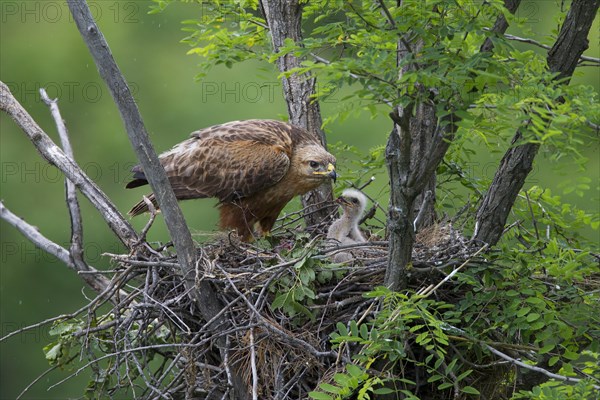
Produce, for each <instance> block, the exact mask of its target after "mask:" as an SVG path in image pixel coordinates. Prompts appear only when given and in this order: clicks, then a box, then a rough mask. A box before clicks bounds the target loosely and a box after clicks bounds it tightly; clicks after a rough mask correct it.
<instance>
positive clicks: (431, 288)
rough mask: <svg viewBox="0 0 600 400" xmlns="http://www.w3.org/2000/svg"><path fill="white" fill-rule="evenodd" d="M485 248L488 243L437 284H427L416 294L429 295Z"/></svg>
mask: <svg viewBox="0 0 600 400" xmlns="http://www.w3.org/2000/svg"><path fill="white" fill-rule="evenodd" d="M487 248H488V244H484V245H483V246H482V247H480V248H479V250H477V251H476V252H475V253H474V254H473V255H471V257H469V258H468V259H467V260H465V262H463V263H462V264H461V265H459V266H458V267H457V268H456V269H454V270H453V271H452V272H450V273H449V274H448V276H446V277H445V278H444V279H442V280H441V281H440V282H439V283H438V284H437V285H435V286H433V285H429V286H428V287H426V288H422V289H421V290H419V291H418V292H417V294H418V295H421V296H423V297H429V295H431V294H432V293H433V292H435V291H436V290H437V289H438V288H439V287H440V286H442V285H443V284H444V283H445V282H447V281H448V280H450V279H451V278H452V277H453V276H454V275H456V273H457V272H458V271H460V270H461V269H462V267H464V266H465V265H467V264H468V263H469V261H471V260H472V259H473V258H474V257H475V256H477V255H478V254H479V253H481V252H482V251H484V250H485V249H487Z"/></svg>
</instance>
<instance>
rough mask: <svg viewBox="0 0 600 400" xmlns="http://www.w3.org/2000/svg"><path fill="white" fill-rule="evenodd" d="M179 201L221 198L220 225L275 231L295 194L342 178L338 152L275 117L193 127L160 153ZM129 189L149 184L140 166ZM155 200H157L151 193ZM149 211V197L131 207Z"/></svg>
mask: <svg viewBox="0 0 600 400" xmlns="http://www.w3.org/2000/svg"><path fill="white" fill-rule="evenodd" d="M160 162H161V164H162V165H163V167H164V168H165V171H166V173H167V176H168V178H169V182H170V183H171V186H172V187H173V191H174V192H175V196H176V197H177V199H178V200H187V199H199V198H205V197H216V198H217V199H219V205H218V207H219V210H220V226H221V228H222V229H235V230H236V231H237V232H238V234H239V235H240V237H241V238H242V239H243V240H249V239H250V238H252V235H253V229H254V225H255V224H256V223H258V225H259V233H260V234H267V233H268V232H270V230H271V228H272V227H273V224H274V223H275V220H276V219H277V216H278V215H279V213H280V212H281V210H282V209H283V207H284V206H285V205H286V204H287V203H288V202H289V201H290V200H291V199H292V198H293V197H295V196H297V195H301V194H304V193H306V192H309V191H311V190H313V189H316V188H317V187H318V186H320V185H321V184H323V183H325V182H327V181H329V180H330V179H333V180H334V181H335V179H336V172H335V157H334V156H332V155H331V154H329V153H328V152H327V151H326V150H325V148H324V147H323V146H322V145H321V143H320V142H319V141H318V139H317V138H316V137H315V136H314V135H312V134H311V133H310V132H308V131H306V130H304V129H302V128H299V127H296V126H293V125H290V124H287V123H284V122H280V121H274V120H248V121H233V122H228V123H225V124H222V125H215V126H212V127H209V128H206V129H202V130H200V131H196V132H193V133H192V134H191V137H190V138H189V139H187V140H185V141H183V142H181V143H179V144H178V145H176V146H175V147H173V148H172V149H171V150H169V151H167V152H165V153H163V154H161V155H160ZM132 172H133V173H134V175H133V180H132V181H131V182H129V183H128V184H127V186H126V187H127V188H128V189H130V188H135V187H138V186H143V185H146V184H147V183H148V181H147V180H146V176H145V175H144V171H142V169H141V167H140V166H139V165H137V166H135V167H134V168H133V169H132ZM148 198H149V200H150V201H152V203H153V204H154V205H157V204H156V199H155V198H154V195H153V194H151V195H150V196H149V197H148ZM146 211H148V206H147V205H146V203H145V202H144V201H140V202H139V203H137V204H136V205H135V206H134V207H133V208H132V209H131V210H130V211H129V214H130V215H131V216H136V215H139V214H142V213H144V212H146Z"/></svg>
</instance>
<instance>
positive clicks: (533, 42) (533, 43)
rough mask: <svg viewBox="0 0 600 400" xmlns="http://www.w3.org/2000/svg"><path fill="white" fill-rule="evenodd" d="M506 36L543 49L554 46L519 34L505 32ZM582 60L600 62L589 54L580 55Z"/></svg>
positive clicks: (599, 59)
mask: <svg viewBox="0 0 600 400" xmlns="http://www.w3.org/2000/svg"><path fill="white" fill-rule="evenodd" d="M504 37H505V38H507V39H508V40H514V41H516V42H521V43H527V44H532V45H534V46H537V47H540V48H542V49H545V50H550V49H551V48H552V46H548V45H546V44H543V43H540V42H538V41H537V40H534V39H530V38H522V37H519V36H515V35H510V34H508V33H505V34H504ZM579 59H580V60H582V61H589V62H592V63H595V64H600V58H595V57H588V56H583V55H582V56H581V57H579Z"/></svg>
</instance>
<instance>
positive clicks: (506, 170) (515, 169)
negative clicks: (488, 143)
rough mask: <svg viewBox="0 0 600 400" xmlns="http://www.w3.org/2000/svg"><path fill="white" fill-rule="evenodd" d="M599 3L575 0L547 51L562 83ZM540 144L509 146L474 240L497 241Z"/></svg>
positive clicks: (517, 136) (480, 213) (480, 214)
mask: <svg viewBox="0 0 600 400" xmlns="http://www.w3.org/2000/svg"><path fill="white" fill-rule="evenodd" d="M599 6H600V3H598V1H597V0H574V1H573V2H572V3H571V8H570V10H569V12H568V14H567V17H566V18H565V21H564V23H563V25H562V27H561V30H560V32H559V34H558V38H557V39H556V42H555V43H554V46H552V48H551V49H550V51H549V52H548V58H547V62H548V67H549V70H550V71H551V72H558V73H559V75H558V76H557V79H564V80H563V81H562V82H564V83H568V81H569V80H570V77H571V76H572V75H573V72H574V70H575V67H576V66H577V62H578V60H579V59H580V57H581V55H582V54H583V52H584V51H585V50H586V49H587V48H588V39H587V36H588V34H589V31H590V28H591V26H592V23H593V21H594V18H595V16H596V12H597V11H598V7H599ZM530 123H531V120H529V121H528V122H527V123H526V125H525V126H524V127H522V128H519V130H518V131H517V132H516V134H515V136H514V137H513V139H512V144H513V145H514V144H515V143H518V142H519V141H520V140H521V139H522V137H523V134H522V131H523V130H524V129H527V125H528V124H530ZM539 147H540V145H539V144H538V143H526V144H523V145H520V146H516V147H513V146H511V148H510V149H509V150H508V151H507V152H506V154H505V155H504V157H502V160H501V161H500V166H499V167H498V170H497V171H496V174H495V175H494V179H493V181H492V184H491V185H490V187H489V189H488V191H487V192H486V194H485V196H484V198H483V201H482V202H481V205H480V206H479V209H478V210H477V216H476V223H475V231H474V232H473V238H474V239H476V240H479V241H482V242H485V243H488V244H490V245H492V246H493V245H495V244H496V243H497V242H498V240H500V238H501V236H502V233H503V232H504V225H505V224H506V221H507V219H508V215H509V213H510V210H511V209H512V207H513V205H514V203H515V200H516V198H517V195H518V194H519V191H520V190H521V189H522V188H523V185H524V184H525V180H526V178H527V176H528V175H529V172H530V171H531V170H532V168H533V160H534V159H535V156H536V155H537V152H538V150H539Z"/></svg>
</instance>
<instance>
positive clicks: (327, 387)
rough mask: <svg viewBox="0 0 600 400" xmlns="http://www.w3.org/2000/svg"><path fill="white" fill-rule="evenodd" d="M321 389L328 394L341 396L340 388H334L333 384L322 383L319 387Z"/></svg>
mask: <svg viewBox="0 0 600 400" xmlns="http://www.w3.org/2000/svg"><path fill="white" fill-rule="evenodd" d="M319 387H320V388H321V389H323V390H325V391H327V392H331V393H335V394H340V388H338V387H337V386H333V385H332V384H329V383H321V384H320V385H319Z"/></svg>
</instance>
